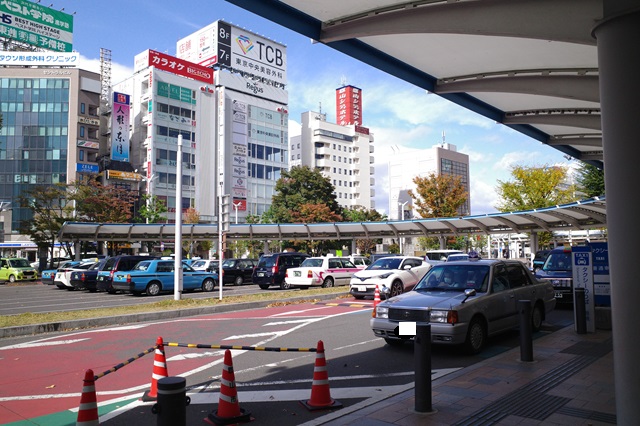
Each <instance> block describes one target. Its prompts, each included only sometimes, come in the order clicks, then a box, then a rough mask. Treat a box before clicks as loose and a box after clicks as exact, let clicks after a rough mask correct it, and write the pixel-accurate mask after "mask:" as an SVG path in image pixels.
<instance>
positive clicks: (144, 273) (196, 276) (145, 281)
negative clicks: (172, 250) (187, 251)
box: [112, 259, 217, 296]
mask: <svg viewBox="0 0 640 426" xmlns="http://www.w3.org/2000/svg"><path fill="white" fill-rule="evenodd" d="M174 267H175V262H174V261H173V260H163V259H150V260H143V261H140V262H138V263H137V264H136V266H135V267H134V268H133V269H132V270H130V271H117V272H115V273H114V275H113V282H112V286H113V289H114V290H116V291H117V290H120V291H125V292H130V293H133V294H135V295H140V294H142V293H146V294H147V295H148V296H157V295H158V294H160V293H163V292H173V291H174V276H175V273H174V270H175V269H174ZM216 278H217V277H216V276H215V275H214V274H212V273H210V272H207V271H196V270H195V269H193V268H191V267H190V266H189V265H187V264H185V263H182V289H183V291H193V290H197V289H201V290H202V291H213V289H214V287H215V284H216V281H217V280H216Z"/></svg>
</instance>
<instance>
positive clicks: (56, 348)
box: [0, 288, 572, 426]
mask: <svg viewBox="0 0 640 426" xmlns="http://www.w3.org/2000/svg"><path fill="white" fill-rule="evenodd" d="M40 289H41V290H45V291H48V290H50V291H51V292H53V293H58V292H62V293H65V292H64V291H59V290H54V289H53V288H44V289H42V288H40ZM274 291H276V290H275V289H274ZM0 295H2V293H0ZM67 296H68V295H67ZM104 296H105V297H109V298H113V297H119V296H117V295H104ZM124 297H128V296H124ZM136 299H139V298H136ZM143 299H144V298H143ZM146 299H147V300H148V298H146ZM154 299H155V298H154ZM372 303H373V302H372V301H370V300H365V301H364V303H360V302H359V301H358V302H357V303H356V301H354V300H349V299H347V300H345V299H337V300H333V301H327V302H319V303H315V304H310V303H307V304H299V305H288V306H278V307H273V308H264V309H254V310H251V311H238V312H229V313H224V314H214V315H203V316H198V317H191V318H180V319H173V320H168V321H155V322H150V323H140V324H131V325H129V326H118V327H109V328H106V327H105V328H97V329H90V330H79V331H75V332H69V333H49V334H46V335H41V336H35V337H28V338H27V337H21V338H15V339H3V340H1V341H0V358H1V360H0V362H2V363H3V364H5V367H7V368H3V370H4V371H5V373H4V374H3V375H2V376H0V423H5V422H10V421H18V420H20V419H24V418H29V419H30V424H41V425H47V426H58V425H59V426H62V425H66V424H71V423H73V422H74V421H75V417H74V416H77V414H76V413H75V412H73V411H70V410H72V409H73V408H74V407H77V406H78V403H79V397H78V393H79V392H80V389H81V384H82V377H83V372H84V371H85V369H86V368H92V369H93V370H94V372H95V373H96V374H98V373H100V372H104V371H108V370H109V369H110V368H112V367H113V366H114V365H116V364H117V363H119V362H120V363H121V362H123V361H124V360H127V359H130V358H131V357H132V356H134V355H135V354H138V353H140V352H141V351H143V350H145V349H148V348H149V347H151V346H153V344H154V343H155V340H156V338H157V337H158V336H163V338H164V342H165V345H167V346H165V353H166V356H167V358H166V360H167V365H168V369H169V374H170V375H171V376H175V375H180V376H183V377H185V378H186V379H187V386H188V394H189V395H190V397H191V404H190V405H189V406H187V407H186V408H185V409H186V415H187V419H188V423H187V424H203V419H204V418H205V417H207V416H208V414H209V413H211V412H212V411H213V410H214V409H215V408H216V407H217V405H218V399H219V388H220V376H221V371H222V366H221V362H222V358H223V354H224V351H222V350H218V349H213V348H212V349H209V350H208V349H204V350H202V349H200V350H194V349H189V348H185V347H180V346H177V347H176V346H168V345H169V343H168V342H179V343H188V344H209V345H211V344H227V345H251V346H266V347H272V348H298V347H303V348H304V347H306V348H308V347H315V346H316V344H317V343H318V342H319V341H323V344H324V347H325V354H326V360H327V365H328V372H329V378H330V383H331V396H332V397H333V398H335V399H336V400H338V401H339V402H340V403H342V404H343V406H344V407H349V406H351V405H353V404H356V403H357V402H359V401H365V400H366V401H372V403H374V401H375V400H376V398H380V397H384V396H385V395H389V394H392V393H393V392H394V391H395V390H397V389H401V388H403V387H406V386H410V385H411V383H412V382H413V380H414V364H413V363H414V353H413V345H412V344H406V345H404V346H403V347H400V348H394V347H390V346H388V345H385V343H384V341H383V340H382V339H379V338H375V337H374V336H373V335H372V333H371V331H370V329H369V324H368V323H369V319H370V314H371V305H372ZM571 322H572V313H571V311H566V310H558V311H555V312H553V313H552V314H551V316H550V317H549V319H548V322H547V324H545V328H544V330H543V331H542V333H551V332H553V331H555V330H557V329H558V328H560V327H564V326H566V325H568V324H570V323H571ZM518 344H519V336H518V333H517V332H510V333H506V334H504V335H502V336H499V337H497V338H494V339H491V341H490V345H489V346H488V347H487V349H486V350H485V351H484V352H483V353H482V354H481V355H479V356H467V355H464V354H461V353H460V350H459V348H450V347H442V346H434V347H433V348H432V370H433V374H434V375H438V374H446V373H447V371H450V370H449V369H458V368H463V367H465V366H468V365H472V364H473V363H476V362H478V361H480V360H483V359H486V358H488V357H491V356H494V355H496V354H498V353H501V352H503V351H506V350H509V349H511V348H513V347H516V346H517V345H518ZM316 356H317V355H316V354H315V353H313V352H304V351H302V352H286V351H285V352H273V351H235V350H234V351H233V369H234V372H235V380H236V386H237V390H238V398H239V401H240V407H241V408H242V409H244V410H246V411H248V412H250V413H251V415H252V417H253V418H254V419H255V420H254V421H253V422H252V423H254V424H259V425H274V426H275V425H279V426H288V425H299V424H302V423H304V422H306V421H309V420H312V419H317V418H318V417H321V416H324V415H325V414H327V410H320V411H309V410H308V409H306V408H305V407H303V406H302V404H301V403H300V401H303V400H307V399H309V398H310V396H311V394H310V389H311V386H312V384H311V382H312V378H313V372H314V363H315V361H316ZM151 357H153V354H149V355H145V356H143V357H140V358H139V359H137V360H135V361H132V362H131V363H130V364H127V365H125V366H124V367H122V369H119V370H117V371H115V372H114V373H110V374H108V375H105V376H104V377H102V378H100V379H99V380H97V381H96V391H97V393H98V401H99V403H100V412H101V424H105V425H118V426H119V425H130V424H136V425H151V424H158V417H157V415H154V414H152V413H151V406H152V405H153V403H143V402H141V401H139V397H140V394H141V393H142V392H143V391H144V390H145V389H148V388H149V384H150V381H151V380H150V377H151V369H152V359H151ZM9 363H10V365H9ZM23 398H27V399H26V400H25V399H23ZM329 411H331V410H329ZM54 413H55V414H54ZM109 413H110V414H109ZM20 416H21V417H20ZM65 422H66V423H65Z"/></svg>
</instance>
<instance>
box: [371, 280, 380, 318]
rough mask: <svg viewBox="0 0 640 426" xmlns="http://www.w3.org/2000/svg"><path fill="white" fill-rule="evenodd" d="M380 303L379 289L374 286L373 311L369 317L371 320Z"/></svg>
mask: <svg viewBox="0 0 640 426" xmlns="http://www.w3.org/2000/svg"><path fill="white" fill-rule="evenodd" d="M379 303H380V289H379V288H378V285H377V284H376V290H375V291H374V292H373V311H372V312H371V316H372V317H373V318H375V317H376V306H378V304H379Z"/></svg>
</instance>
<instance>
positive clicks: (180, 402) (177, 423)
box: [151, 377, 191, 426]
mask: <svg viewBox="0 0 640 426" xmlns="http://www.w3.org/2000/svg"><path fill="white" fill-rule="evenodd" d="M186 384H187V380H186V379H185V378H184V377H163V378H162V379H160V380H158V402H156V403H155V404H153V406H152V407H151V412H152V413H153V414H157V415H158V423H157V425H158V426H186V424H187V405H189V403H190V402H191V398H189V397H188V396H186V395H187V391H186Z"/></svg>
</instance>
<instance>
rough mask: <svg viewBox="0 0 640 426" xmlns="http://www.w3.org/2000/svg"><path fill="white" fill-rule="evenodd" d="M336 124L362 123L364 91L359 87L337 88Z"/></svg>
mask: <svg viewBox="0 0 640 426" xmlns="http://www.w3.org/2000/svg"><path fill="white" fill-rule="evenodd" d="M336 124H339V125H341V126H347V125H349V124H355V125H360V124H362V91H361V90H360V89H358V88H357V87H354V86H344V87H341V88H339V89H336Z"/></svg>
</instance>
